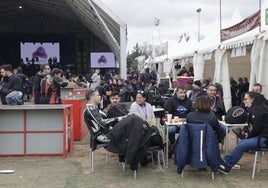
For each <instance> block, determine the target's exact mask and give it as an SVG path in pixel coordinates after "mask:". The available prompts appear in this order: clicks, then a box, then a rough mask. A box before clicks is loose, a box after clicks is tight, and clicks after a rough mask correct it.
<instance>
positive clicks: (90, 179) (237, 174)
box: [0, 132, 268, 188]
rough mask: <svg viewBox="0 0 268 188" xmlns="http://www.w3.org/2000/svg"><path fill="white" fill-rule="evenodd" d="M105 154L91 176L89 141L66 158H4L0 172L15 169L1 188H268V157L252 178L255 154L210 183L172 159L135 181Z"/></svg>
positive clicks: (204, 174)
mask: <svg viewBox="0 0 268 188" xmlns="http://www.w3.org/2000/svg"><path fill="white" fill-rule="evenodd" d="M229 134H230V138H231V141H230V144H229V147H230V148H233V147H234V144H235V143H234V140H235V139H234V135H233V134H232V132H230V133H229ZM105 153H106V152H105V151H104V150H102V149H100V150H98V151H96V152H95V172H94V173H90V164H89V138H87V137H86V138H85V139H84V140H83V141H81V142H75V144H74V150H73V152H72V153H70V154H69V155H68V157H67V158H66V159H62V157H44V156H42V157H38V156H37V157H1V158H0V161H1V163H0V169H15V170H16V171H15V173H13V174H0V187H5V188H6V187H8V188H9V187H10V188H16V187H19V188H37V187H38V188H43V187H44V188H47V187H52V188H54V187H55V188H58V187H59V188H61V187H66V188H94V187H104V188H118V187H119V188H121V187H122V188H125V187H126V188H129V187H137V188H140V187H142V188H143V187H144V188H150V187H152V188H156V187H168V188H172V187H178V186H180V187H191V188H192V187H199V188H203V187H204V188H205V187H206V188H208V187H218V188H221V187H232V188H234V187H243V188H244V187H253V186H254V187H258V188H262V187H267V185H268V178H267V175H268V163H267V158H268V154H265V155H264V156H263V158H262V170H261V172H260V173H258V172H257V174H256V176H255V179H254V180H252V179H251V172H252V166H253V160H254V155H253V154H249V153H245V154H244V156H243V158H242V159H241V161H239V164H240V165H241V169H240V170H232V172H231V173H230V174H229V175H223V174H221V173H219V172H218V173H216V175H215V180H211V173H210V170H209V169H208V170H206V171H198V170H196V169H192V168H186V169H185V172H184V177H183V178H181V176H179V175H178V174H177V173H176V167H175V166H174V165H173V161H172V159H170V161H169V168H168V169H167V170H166V172H164V171H163V170H161V169H159V168H157V167H156V168H155V169H153V168H152V165H151V164H148V166H147V167H140V168H139V169H138V173H137V178H136V180H134V178H133V172H132V171H131V170H130V169H129V166H127V167H126V170H125V171H123V170H122V166H121V164H120V163H119V162H118V158H117V156H115V155H113V154H110V155H109V159H108V163H107V164H106V163H105Z"/></svg>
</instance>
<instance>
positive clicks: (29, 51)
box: [20, 42, 60, 64]
mask: <svg viewBox="0 0 268 188" xmlns="http://www.w3.org/2000/svg"><path fill="white" fill-rule="evenodd" d="M20 55H21V59H22V60H23V62H25V63H27V60H26V59H28V60H29V61H31V60H32V59H33V58H34V60H35V63H36V64H47V63H48V61H49V59H50V58H51V59H57V61H58V62H59V61H60V44H59V43H47V42H43V43H37V42H35V43H33V42H21V43H20Z"/></svg>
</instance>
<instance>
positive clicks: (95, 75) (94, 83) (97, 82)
mask: <svg viewBox="0 0 268 188" xmlns="http://www.w3.org/2000/svg"><path fill="white" fill-rule="evenodd" d="M91 81H92V83H91V85H90V88H91V89H95V88H96V87H97V86H99V85H100V82H101V76H100V69H96V70H95V72H94V73H93V74H92V76H91Z"/></svg>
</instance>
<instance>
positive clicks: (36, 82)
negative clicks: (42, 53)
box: [33, 64, 50, 104]
mask: <svg viewBox="0 0 268 188" xmlns="http://www.w3.org/2000/svg"><path fill="white" fill-rule="evenodd" d="M49 73H50V67H49V65H48V64H42V65H40V71H38V72H37V73H36V74H35V76H34V79H33V97H34V104H40V98H41V93H40V92H41V87H40V82H41V80H42V78H44V77H45V76H46V75H48V74H49Z"/></svg>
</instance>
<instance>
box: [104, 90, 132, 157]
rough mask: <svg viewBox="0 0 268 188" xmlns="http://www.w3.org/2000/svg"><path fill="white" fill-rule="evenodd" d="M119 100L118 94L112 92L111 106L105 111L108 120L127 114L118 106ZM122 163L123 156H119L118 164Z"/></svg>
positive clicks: (122, 107)
mask: <svg viewBox="0 0 268 188" xmlns="http://www.w3.org/2000/svg"><path fill="white" fill-rule="evenodd" d="M120 100H121V97H120V95H119V92H118V91H113V92H112V94H111V96H110V101H111V104H109V105H108V107H107V108H106V110H107V112H106V114H107V117H108V118H115V117H120V116H125V115H127V114H128V111H127V109H126V108H125V107H124V106H123V105H120ZM124 161H125V156H124V155H119V162H124Z"/></svg>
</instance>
